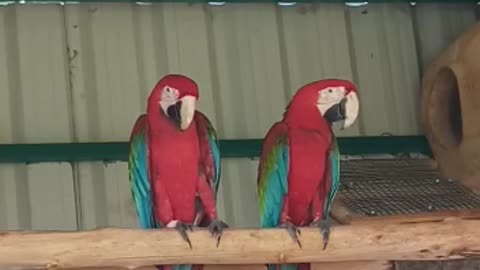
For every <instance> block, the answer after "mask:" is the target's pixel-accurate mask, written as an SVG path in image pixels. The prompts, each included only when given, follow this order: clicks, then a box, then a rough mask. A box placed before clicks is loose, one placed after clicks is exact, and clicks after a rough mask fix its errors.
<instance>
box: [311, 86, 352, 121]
mask: <svg viewBox="0 0 480 270" xmlns="http://www.w3.org/2000/svg"><path fill="white" fill-rule="evenodd" d="M346 92H347V90H346V89H345V87H343V86H337V87H327V88H324V89H322V90H320V91H318V99H317V108H318V110H319V111H320V113H321V114H322V115H324V114H325V112H326V111H327V110H328V109H330V107H331V106H333V105H334V104H338V103H340V101H341V100H342V98H344V97H345V94H346Z"/></svg>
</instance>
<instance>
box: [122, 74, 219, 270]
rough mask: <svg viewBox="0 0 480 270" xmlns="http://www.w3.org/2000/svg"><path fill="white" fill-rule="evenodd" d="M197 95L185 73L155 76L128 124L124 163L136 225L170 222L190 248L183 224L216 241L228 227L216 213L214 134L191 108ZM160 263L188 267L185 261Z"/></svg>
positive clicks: (176, 269)
mask: <svg viewBox="0 0 480 270" xmlns="http://www.w3.org/2000/svg"><path fill="white" fill-rule="evenodd" d="M198 97H199V92H198V86H197V84H196V83H195V82H194V81H193V80H192V79H190V78H188V77H186V76H183V75H178V74H171V75H167V76H165V77H163V78H162V79H160V81H159V82H158V83H157V84H156V85H155V87H154V89H153V91H152V93H151V94H150V96H149V98H148V105H147V113H146V114H142V115H141V116H140V117H138V119H137V121H136V122H135V125H134V127H133V130H132V133H131V137H130V152H129V163H128V164H129V176H130V185H131V191H132V196H133V200H134V203H135V208H136V211H137V215H138V218H139V222H140V225H141V227H142V228H145V229H153V228H161V227H167V228H175V229H176V230H178V231H179V233H180V234H181V236H182V238H183V239H184V240H185V241H186V242H187V243H188V245H189V246H190V248H191V247H192V244H191V242H190V239H189V237H188V234H187V230H192V226H201V227H204V226H208V229H209V230H210V232H211V233H212V235H213V236H214V237H216V239H217V246H218V244H219V241H220V237H221V235H222V232H223V229H224V228H226V227H228V225H227V224H225V223H224V222H223V221H221V220H219V219H218V217H217V209H216V198H217V192H218V187H219V184H220V152H219V145H218V141H217V135H216V133H215V129H214V128H213V126H212V124H211V123H210V121H209V120H208V118H207V117H206V116H205V115H203V114H202V113H200V112H199V111H196V109H195V103H196V101H197V99H198ZM157 267H158V268H160V269H161V267H160V266H157ZM163 267H164V269H165V270H167V269H173V270H179V269H185V270H186V269H192V266H190V265H175V266H163ZM194 268H196V267H194Z"/></svg>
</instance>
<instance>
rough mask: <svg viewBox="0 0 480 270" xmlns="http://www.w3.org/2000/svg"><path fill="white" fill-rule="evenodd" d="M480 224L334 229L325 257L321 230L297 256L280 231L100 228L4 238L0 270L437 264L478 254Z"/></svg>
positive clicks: (310, 232) (309, 234) (308, 233)
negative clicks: (185, 234)
mask: <svg viewBox="0 0 480 270" xmlns="http://www.w3.org/2000/svg"><path fill="white" fill-rule="evenodd" d="M479 235H480V220H458V219H455V220H448V221H443V222H430V223H415V224H374V225H371V224H370V225H369V224H357V225H346V226H336V227H333V228H332V233H331V236H330V243H329V246H328V248H327V249H326V250H325V251H322V237H321V234H320V233H319V230H318V229H315V228H305V229H302V234H301V237H300V241H302V244H303V248H302V249H300V248H299V247H298V246H297V245H296V243H294V242H293V241H292V239H290V237H289V236H288V234H287V232H286V231H285V230H283V229H269V230H258V229H249V230H245V229H232V230H227V231H225V233H224V235H223V238H222V242H221V243H220V246H219V247H218V248H216V247H215V244H216V243H215V241H214V240H213V238H211V236H210V234H209V233H208V232H207V231H205V230H197V231H194V232H193V233H190V239H191V241H192V245H193V249H190V248H189V247H188V245H187V244H186V243H185V242H184V241H183V240H182V239H181V238H180V236H179V234H178V233H177V232H176V231H174V230H169V229H165V230H149V231H146V230H132V229H100V230H93V231H83V232H55V233H52V232H49V233H24V232H6V233H1V234H0V268H3V267H26V268H53V267H61V268H68V267H76V268H82V267H138V266H142V265H153V264H264V263H287V262H338V261H359V260H364V261H389V260H440V259H455V258H463V257H468V256H478V255H480V237H479Z"/></svg>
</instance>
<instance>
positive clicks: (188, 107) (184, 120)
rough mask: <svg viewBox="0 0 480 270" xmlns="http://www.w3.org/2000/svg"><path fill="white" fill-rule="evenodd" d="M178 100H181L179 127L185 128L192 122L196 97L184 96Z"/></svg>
mask: <svg viewBox="0 0 480 270" xmlns="http://www.w3.org/2000/svg"><path fill="white" fill-rule="evenodd" d="M180 100H181V101H182V106H181V108H180V119H181V122H180V129H181V130H186V129H187V128H188V127H189V126H190V124H191V123H192V120H193V117H194V115H195V102H196V99H195V97H193V96H184V97H182V98H181V99H180Z"/></svg>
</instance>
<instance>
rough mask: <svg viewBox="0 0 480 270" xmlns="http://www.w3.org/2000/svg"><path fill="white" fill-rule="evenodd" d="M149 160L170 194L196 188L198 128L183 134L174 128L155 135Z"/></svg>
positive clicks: (152, 136) (193, 127)
mask: <svg viewBox="0 0 480 270" xmlns="http://www.w3.org/2000/svg"><path fill="white" fill-rule="evenodd" d="M150 158H151V159H150V160H151V165H152V167H153V168H152V169H153V171H154V173H155V174H157V175H158V177H159V179H160V180H161V181H162V182H163V183H165V186H166V187H167V190H169V191H170V192H175V191H177V189H178V190H184V191H185V189H189V187H191V186H196V181H197V179H198V165H199V160H200V149H199V142H198V137H197V133H196V128H195V126H194V125H193V124H192V126H191V127H190V128H189V129H187V130H186V131H184V132H181V131H178V130H177V129H173V128H172V129H162V130H160V131H159V132H153V133H152V134H151V139H150ZM170 192H169V193H170ZM191 192H194V191H191ZM189 193H190V192H189Z"/></svg>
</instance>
